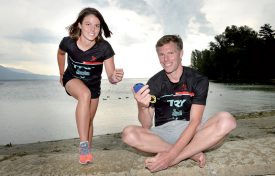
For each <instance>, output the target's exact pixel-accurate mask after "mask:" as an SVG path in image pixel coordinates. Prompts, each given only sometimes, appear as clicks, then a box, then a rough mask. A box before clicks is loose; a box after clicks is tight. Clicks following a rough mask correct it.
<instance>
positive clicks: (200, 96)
mask: <svg viewBox="0 0 275 176" xmlns="http://www.w3.org/2000/svg"><path fill="white" fill-rule="evenodd" d="M208 87H209V81H208V78H207V77H205V76H202V77H200V78H198V80H197V81H196V83H195V85H194V87H193V89H194V93H195V95H194V97H193V101H192V104H199V105H206V99H207V94H208Z"/></svg>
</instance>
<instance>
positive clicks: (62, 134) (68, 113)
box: [0, 79, 275, 145]
mask: <svg viewBox="0 0 275 176" xmlns="http://www.w3.org/2000/svg"><path fill="white" fill-rule="evenodd" d="M137 82H143V83H146V82H147V79H124V80H123V82H121V83H119V84H118V85H111V84H109V83H108V82H107V81H106V80H103V83H102V95H101V97H100V103H99V107H98V111H97V114H96V117H95V120H94V127H95V129H94V135H100V134H107V133H116V132H121V131H122V129H123V128H124V127H125V126H127V125H130V124H138V120H137V108H136V102H135V100H134V98H133V95H132V93H131V86H132V85H134V84H135V83H137ZM75 106H76V101H75V100H74V99H73V98H72V97H70V96H68V95H67V94H66V93H65V91H64V89H63V87H62V86H61V85H60V84H59V82H58V81H0V145H3V144H7V143H10V142H11V143H15V144H22V143H31V142H38V141H49V140H59V139H69V138H77V137H78V134H77V129H76V123H75V116H74V114H75ZM274 109H275V86H272V85H245V84H242V85H239V84H221V83H212V82H211V83H210V87H209V94H208V99H207V107H206V111H205V114H204V116H210V115H212V114H213V113H215V112H217V111H229V112H231V113H233V114H241V113H249V112H256V111H268V110H274Z"/></svg>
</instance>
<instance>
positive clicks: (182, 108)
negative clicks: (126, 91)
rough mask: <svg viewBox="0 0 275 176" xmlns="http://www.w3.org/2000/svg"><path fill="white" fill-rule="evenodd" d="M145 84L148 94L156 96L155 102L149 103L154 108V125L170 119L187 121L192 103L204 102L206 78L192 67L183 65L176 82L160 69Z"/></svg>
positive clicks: (207, 83) (206, 87) (206, 86)
mask: <svg viewBox="0 0 275 176" xmlns="http://www.w3.org/2000/svg"><path fill="white" fill-rule="evenodd" d="M147 84H148V85H149V89H150V94H151V95H154V96H156V98H157V101H156V103H155V104H151V106H153V107H154V108H155V126H159V125H162V124H164V123H167V122H169V121H172V120H187V121H189V120H190V109H191V106H192V104H199V105H205V104H206V98H207V93H208V86H209V82H208V78H207V77H205V76H203V75H201V74H199V73H198V72H197V71H196V70H194V69H192V68H189V67H183V74H182V75H181V78H180V81H179V82H178V83H172V82H171V81H170V80H169V78H168V77H167V75H166V73H165V71H164V70H162V71H160V72H158V73H157V74H156V75H154V76H153V77H152V78H150V79H149V81H148V83H147Z"/></svg>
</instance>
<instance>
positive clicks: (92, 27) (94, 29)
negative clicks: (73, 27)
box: [78, 15, 100, 41]
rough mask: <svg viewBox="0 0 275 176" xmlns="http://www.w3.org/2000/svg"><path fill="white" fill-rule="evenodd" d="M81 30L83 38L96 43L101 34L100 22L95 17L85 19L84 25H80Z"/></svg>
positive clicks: (90, 16) (89, 16) (88, 16)
mask: <svg viewBox="0 0 275 176" xmlns="http://www.w3.org/2000/svg"><path fill="white" fill-rule="evenodd" d="M78 27H79V28H80V29H81V36H82V37H84V38H85V39H87V40H89V41H94V40H95V39H96V38H97V36H98V34H99V32H100V21H99V19H98V18H97V17H96V16H94V15H87V16H86V17H84V19H83V21H82V23H78Z"/></svg>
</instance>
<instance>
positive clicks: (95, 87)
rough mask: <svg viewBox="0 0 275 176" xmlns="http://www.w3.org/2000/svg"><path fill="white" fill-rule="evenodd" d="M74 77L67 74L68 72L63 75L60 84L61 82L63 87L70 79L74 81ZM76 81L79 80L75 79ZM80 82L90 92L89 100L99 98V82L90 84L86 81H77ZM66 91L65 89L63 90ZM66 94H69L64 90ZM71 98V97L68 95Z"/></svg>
mask: <svg viewBox="0 0 275 176" xmlns="http://www.w3.org/2000/svg"><path fill="white" fill-rule="evenodd" d="M74 78H76V77H74V76H73V75H72V74H70V73H68V72H65V73H64V75H63V79H62V82H63V85H64V87H65V85H66V84H67V83H68V82H69V81H70V80H71V79H74ZM76 79H79V78H76ZM79 80H81V81H82V82H83V83H84V84H85V85H86V86H87V87H88V88H89V90H90V92H91V99H96V98H98V97H99V96H100V91H101V89H100V83H101V81H99V82H97V83H94V82H91V81H86V80H82V79H79ZM65 90H66V88H65ZM66 92H67V94H68V95H70V94H69V92H68V91H67V90H66ZM70 96H71V95H70Z"/></svg>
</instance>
